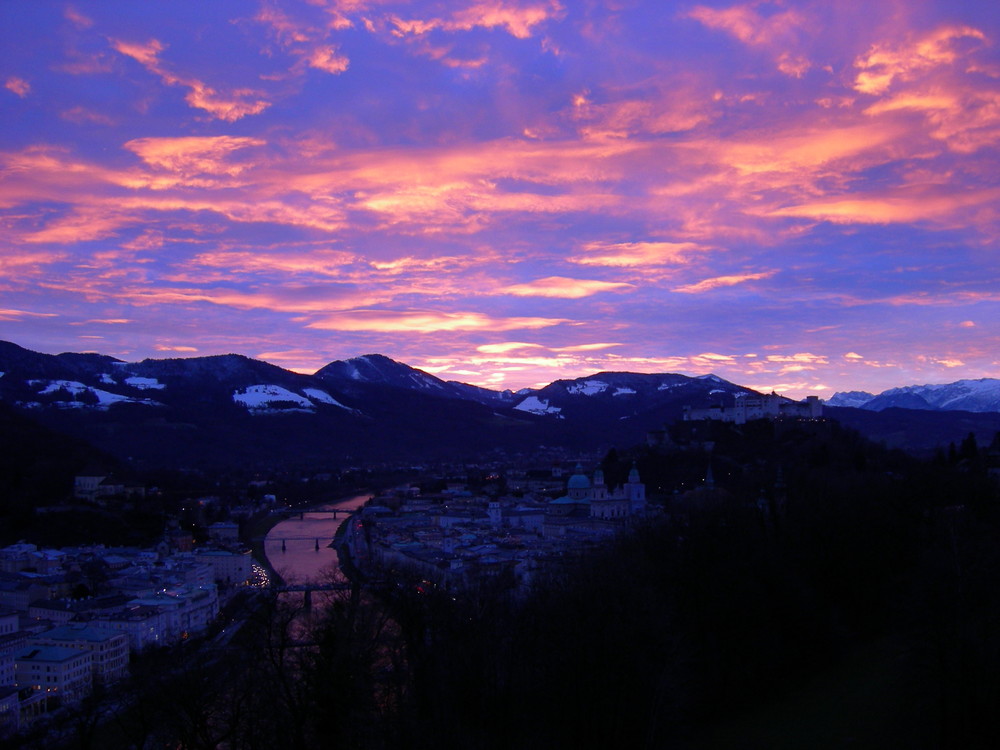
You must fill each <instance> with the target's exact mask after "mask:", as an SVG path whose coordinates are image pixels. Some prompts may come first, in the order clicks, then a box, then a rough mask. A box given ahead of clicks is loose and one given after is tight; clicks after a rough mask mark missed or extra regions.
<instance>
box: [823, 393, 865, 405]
mask: <svg viewBox="0 0 1000 750" xmlns="http://www.w3.org/2000/svg"><path fill="white" fill-rule="evenodd" d="M873 398H875V394H874V393H869V392H868V391H837V392H836V393H834V394H833V395H832V396H831V397H830V398H828V399H827V400H826V405H827V406H850V407H853V408H855V409H860V408H862V407H863V406H864V405H865V404H867V403H868V402H869V401H871V400H872V399H873Z"/></svg>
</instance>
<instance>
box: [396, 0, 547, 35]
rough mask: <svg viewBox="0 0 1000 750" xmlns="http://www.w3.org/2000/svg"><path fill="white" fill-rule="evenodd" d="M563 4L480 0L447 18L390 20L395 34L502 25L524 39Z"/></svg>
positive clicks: (510, 32)
mask: <svg viewBox="0 0 1000 750" xmlns="http://www.w3.org/2000/svg"><path fill="white" fill-rule="evenodd" d="M562 11H563V7H562V5H560V3H559V2H557V0H548V2H534V3H528V4H526V5H518V4H516V3H512V2H503V0H481V1H480V2H477V3H474V4H473V5H471V6H470V7H468V8H464V9H462V10H459V11H457V12H456V13H455V14H454V15H453V16H452V17H451V18H450V19H444V18H430V19H410V20H405V19H402V18H400V17H398V16H393V17H392V18H391V19H390V21H391V23H392V25H393V27H394V31H393V33H394V34H395V35H396V36H405V35H407V34H413V35H417V36H420V35H423V34H427V33H428V32H431V31H434V30H435V29H440V30H442V31H471V30H472V29H474V28H476V27H479V28H485V29H494V28H503V29H505V30H506V31H507V33H508V34H510V35H511V36H514V37H517V38H518V39H527V38H529V37H530V36H531V35H532V30H533V28H534V27H535V26H537V25H539V24H541V23H543V22H545V21H547V20H549V19H550V18H556V17H559V16H561V14H562Z"/></svg>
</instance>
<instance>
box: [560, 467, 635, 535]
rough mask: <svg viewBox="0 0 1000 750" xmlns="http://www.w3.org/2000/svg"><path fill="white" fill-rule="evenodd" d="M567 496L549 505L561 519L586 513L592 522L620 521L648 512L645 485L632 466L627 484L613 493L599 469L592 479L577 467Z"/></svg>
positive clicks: (567, 489) (568, 484) (567, 487)
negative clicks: (598, 520)
mask: <svg viewBox="0 0 1000 750" xmlns="http://www.w3.org/2000/svg"><path fill="white" fill-rule="evenodd" d="M566 491H567V492H566V495H565V496H563V497H560V498H558V499H556V500H553V501H552V502H551V503H549V505H550V507H551V508H552V511H553V512H554V513H556V514H558V515H570V514H573V515H579V514H581V512H587V515H589V517H590V518H595V519H600V520H608V521H618V520H625V519H627V518H630V517H632V516H641V515H643V514H644V513H645V511H646V485H644V484H643V483H642V482H641V481H640V479H639V470H638V469H637V468H636V467H635V464H632V470H631V471H630V472H629V474H628V481H627V482H625V484H623V485H622V486H620V487H615V489H614V490H613V491H609V490H608V486H607V485H606V484H605V483H604V472H603V471H601V470H600V469H597V470H596V471H595V472H594V476H593V479H591V478H590V477H588V476H587V475H586V474H584V473H583V467H582V466H580V465H577V467H576V471H575V472H574V473H573V476H571V477H570V478H569V482H568V483H567V485H566Z"/></svg>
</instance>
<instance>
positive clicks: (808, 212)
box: [768, 186, 1000, 224]
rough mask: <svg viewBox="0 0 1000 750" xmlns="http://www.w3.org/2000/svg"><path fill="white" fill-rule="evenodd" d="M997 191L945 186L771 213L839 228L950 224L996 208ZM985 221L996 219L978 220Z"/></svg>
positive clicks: (832, 199)
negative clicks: (958, 217) (961, 215)
mask: <svg viewBox="0 0 1000 750" xmlns="http://www.w3.org/2000/svg"><path fill="white" fill-rule="evenodd" d="M997 200H1000V189H992V190H967V191H962V192H957V191H955V190H953V189H950V188H949V187H948V186H933V187H932V188H930V189H926V188H925V189H919V188H914V189H909V190H898V191H894V192H893V193H891V194H888V195H868V196H865V195H857V194H855V195H854V196H852V197H830V198H826V199H821V200H817V201H812V202H808V203H803V204H800V205H795V206H787V207H784V208H778V209H774V210H771V211H769V212H768V214H769V215H771V216H793V217H800V218H810V219H817V220H820V221H830V222H834V223H839V224H846V223H861V224H893V223H901V222H940V223H946V224H947V223H951V219H952V218H953V217H955V216H956V215H958V214H959V213H960V212H962V211H967V210H972V211H976V210H978V209H980V208H983V207H990V206H993V205H995V203H996V201H997ZM980 218H983V219H986V220H988V221H992V220H995V218H996V217H995V215H992V216H991V215H986V216H981V217H980Z"/></svg>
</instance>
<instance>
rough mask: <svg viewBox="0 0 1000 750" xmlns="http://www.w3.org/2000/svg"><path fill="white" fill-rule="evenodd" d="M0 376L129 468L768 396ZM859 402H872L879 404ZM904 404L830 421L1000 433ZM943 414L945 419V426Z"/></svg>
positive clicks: (45, 414) (389, 364)
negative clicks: (132, 464) (134, 462)
mask: <svg viewBox="0 0 1000 750" xmlns="http://www.w3.org/2000/svg"><path fill="white" fill-rule="evenodd" d="M0 373H2V374H0V401H2V402H4V403H5V404H6V405H8V406H10V407H12V408H16V409H17V410H18V411H20V412H21V413H23V414H27V415H30V416H31V417H32V418H34V419H36V420H37V421H39V422H41V423H42V424H44V425H45V426H46V427H48V428H50V429H55V430H57V431H61V432H63V433H64V434H70V435H72V436H74V437H77V438H80V439H84V440H86V441H88V442H90V443H91V444H92V445H94V446H95V447H97V448H99V449H100V450H102V451H105V452H107V453H110V454H112V455H115V456H118V457H119V458H121V459H123V460H127V459H135V460H137V461H140V462H145V463H146V464H155V465H162V464H166V463H175V464H179V465H195V466H197V465H200V464H208V463H229V464H240V465H243V464H251V465H260V466H264V465H269V464H284V463H288V462H292V463H296V462H301V463H309V464H311V465H315V464H317V463H320V462H324V461H326V462H329V461H331V460H337V461H341V462H343V461H360V462H368V461H382V460H400V459H402V460H411V459H412V460H417V461H419V460H422V459H424V458H426V457H428V456H438V457H455V456H470V455H473V454H476V455H482V454H484V453H486V452H489V451H491V450H494V449H500V450H510V451H516V452H524V451H526V450H527V451H530V450H534V449H535V448H538V447H541V446H550V447H551V446H559V447H563V448H566V449H569V450H579V451H584V450H586V451H591V450H607V449H608V448H610V447H612V446H615V445H617V446H627V445H636V444H640V443H642V442H643V441H644V440H645V439H646V437H647V435H649V434H651V433H655V432H660V433H662V430H663V427H664V425H665V424H669V423H671V422H673V421H675V420H677V419H680V418H681V417H682V415H683V413H684V409H685V408H687V407H691V408H695V409H697V408H704V407H707V406H713V405H723V406H729V405H732V403H733V400H734V398H735V397H736V396H737V395H738V394H741V393H745V394H754V393H755V391H753V390H752V389H749V388H747V387H745V386H741V385H738V384H735V383H731V382H729V381H726V380H724V379H723V378H721V377H719V376H717V375H714V374H709V375H700V376H689V375H683V374H680V373H633V372H616V371H604V372H598V373H594V374H592V375H588V376H584V377H580V378H571V379H570V378H566V379H559V380H555V381H553V382H552V383H549V384H548V385H546V386H543V387H541V388H534V389H524V390H522V391H518V392H517V393H512V392H510V391H492V390H490V389H487V388H480V387H478V386H473V385H469V384H466V383H459V382H456V381H445V380H442V379H441V378H438V377H437V376H436V375H433V374H431V373H427V372H425V371H423V370H419V369H417V368H414V367H411V366H410V365H406V364H404V363H401V362H397V361H395V360H392V359H390V358H389V357H386V356H384V355H380V354H367V355H362V356H361V357H355V358H352V359H348V360H335V361H333V362H331V363H329V364H328V365H325V366H324V367H322V368H320V369H319V370H317V371H316V373H315V374H313V375H307V374H302V373H296V372H292V371H289V370H285V369H283V368H281V367H279V366H277V365H273V364H270V363H268V362H264V361H261V360H256V359H252V358H250V357H247V356H245V355H240V354H222V355H210V356H201V357H181V358H176V357H175V358H165V359H144V360H142V361H140V362H124V361H122V360H119V359H117V358H114V357H109V356H106V355H100V354H74V353H62V354H57V355H49V354H40V353H38V352H32V351H31V350H28V349H25V348H23V347H20V346H18V345H16V344H13V343H10V342H0ZM981 390H982V389H981ZM853 395H854V397H855V398H856V399H857V400H859V401H861V402H865V403H866V402H869V401H870V399H868V398H867V397H868V396H869V395H871V394H863V393H862V394H857V393H856V394H853ZM903 395H905V396H906V398H909V399H911V400H912V401H913V402H914V403H916V404H917V405H918V406H919V407H920V408H917V409H908V410H907V409H903V410H899V409H898V408H887V409H886V410H885V411H884V412H879V411H875V410H872V409H858V408H850V407H846V406H844V407H839V408H838V407H836V405H831V409H830V412H831V413H836V414H837V418H838V419H841V420H842V421H844V422H845V423H848V424H850V425H852V426H856V429H860V430H861V431H863V432H865V433H866V434H869V435H872V436H875V437H876V438H877V439H882V440H884V441H885V442H886V443H887V444H889V445H893V446H898V447H904V448H907V449H917V450H929V449H932V448H933V447H934V446H935V445H937V444H940V443H941V442H942V441H943V442H944V444H947V442H948V441H955V440H961V439H963V438H964V437H965V436H966V435H967V434H968V432H969V431H976V432H978V433H980V434H981V436H982V438H983V439H992V436H993V435H992V432H990V431H991V430H994V431H995V430H997V429H1000V413H997V414H989V413H986V414H982V415H978V416H976V415H969V414H966V413H965V412H943V411H932V410H929V409H926V408H924V407H923V406H922V404H923V403H924V402H926V401H927V399H926V398H925V396H923V395H920V394H918V393H910V392H906V393H905V394H903ZM873 398H874V397H873ZM789 400H791V399H789ZM831 401H832V399H831ZM903 412H905V413H903ZM932 413H933V414H938V415H942V416H940V417H935V418H934V419H933V420H931V419H930V415H931V414H932ZM921 415H923V416H921ZM972 417H975V418H972ZM899 424H906V429H904V430H901V429H899V427H898V425H899ZM994 424H996V427H994V426H993V425H994ZM922 425H925V426H926V429H925V427H923V426H922ZM932 441H937V442H932Z"/></svg>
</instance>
